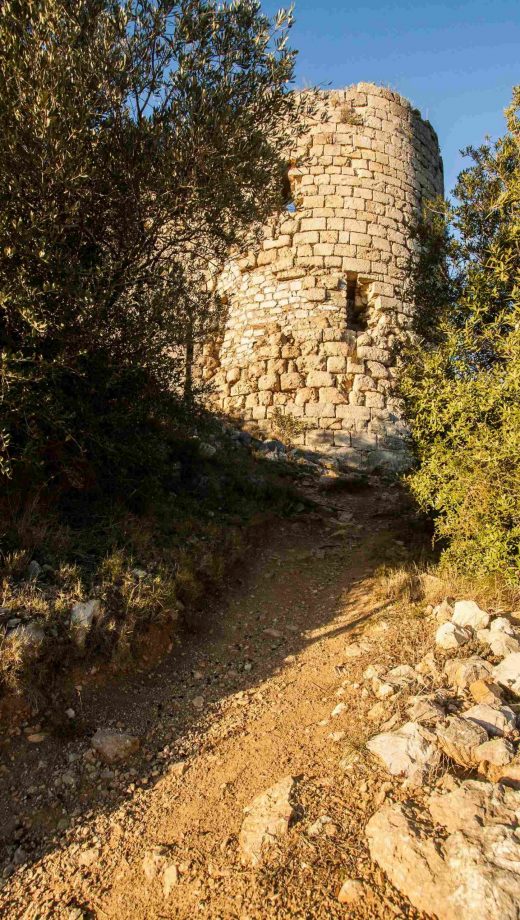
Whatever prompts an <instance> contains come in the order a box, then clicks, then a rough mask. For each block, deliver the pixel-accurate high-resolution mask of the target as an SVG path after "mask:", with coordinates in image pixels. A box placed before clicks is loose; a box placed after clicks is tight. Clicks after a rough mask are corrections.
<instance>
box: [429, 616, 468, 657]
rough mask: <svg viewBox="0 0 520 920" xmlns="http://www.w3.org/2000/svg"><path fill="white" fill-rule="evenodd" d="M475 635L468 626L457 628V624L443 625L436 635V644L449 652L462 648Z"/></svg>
mask: <svg viewBox="0 0 520 920" xmlns="http://www.w3.org/2000/svg"><path fill="white" fill-rule="evenodd" d="M472 635H473V633H472V631H471V629H469V628H468V627H466V626H457V624H456V623H451V622H450V623H443V625H442V626H439V628H438V630H437V632H436V633H435V644H436V645H437V646H438V647H439V648H442V649H444V651H446V652H449V651H450V650H451V649H455V648H460V647H461V646H462V645H465V644H466V642H469V641H470V639H471V637H472Z"/></svg>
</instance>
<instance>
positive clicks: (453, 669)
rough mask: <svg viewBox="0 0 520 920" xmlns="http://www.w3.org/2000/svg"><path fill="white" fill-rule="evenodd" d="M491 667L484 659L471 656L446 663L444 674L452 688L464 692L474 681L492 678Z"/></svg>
mask: <svg viewBox="0 0 520 920" xmlns="http://www.w3.org/2000/svg"><path fill="white" fill-rule="evenodd" d="M492 672H493V666H492V665H491V664H490V663H489V661H486V660H485V659H484V658H479V656H478V655H472V657H471V658H454V659H453V660H451V661H447V662H446V664H445V666H444V673H445V674H446V677H447V678H448V681H449V683H450V685H451V686H452V687H456V688H457V689H458V690H466V689H467V688H468V687H469V686H470V685H471V684H472V683H474V682H475V681H476V680H485V679H486V678H488V677H491V676H492Z"/></svg>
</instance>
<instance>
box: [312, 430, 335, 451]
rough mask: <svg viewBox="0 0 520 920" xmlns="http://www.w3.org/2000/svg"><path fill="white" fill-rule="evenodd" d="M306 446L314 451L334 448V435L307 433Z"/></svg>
mask: <svg viewBox="0 0 520 920" xmlns="http://www.w3.org/2000/svg"><path fill="white" fill-rule="evenodd" d="M305 445H306V447H311V448H314V450H320V449H323V448H324V447H332V446H333V445H334V433H333V432H332V431H318V430H316V431H313V430H311V431H306V432H305Z"/></svg>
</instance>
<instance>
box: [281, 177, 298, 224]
mask: <svg viewBox="0 0 520 920" xmlns="http://www.w3.org/2000/svg"><path fill="white" fill-rule="evenodd" d="M282 205H283V208H284V210H285V211H288V212H289V213H290V214H294V212H295V211H296V202H295V200H294V193H293V187H292V183H291V179H290V177H289V167H287V170H286V171H285V173H284V175H283V178H282Z"/></svg>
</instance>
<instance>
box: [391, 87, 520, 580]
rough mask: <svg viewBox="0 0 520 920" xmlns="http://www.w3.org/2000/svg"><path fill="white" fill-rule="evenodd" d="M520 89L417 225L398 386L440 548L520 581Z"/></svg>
mask: <svg viewBox="0 0 520 920" xmlns="http://www.w3.org/2000/svg"><path fill="white" fill-rule="evenodd" d="M519 108H520V88H516V90H515V92H514V98H513V103H512V105H511V106H510V108H509V109H508V110H507V112H506V115H507V128H508V130H507V133H506V134H505V135H504V137H502V138H501V139H500V140H499V141H498V142H497V143H496V144H494V145H491V144H486V145H484V146H482V147H480V148H478V149H476V150H475V149H469V150H468V151H467V153H468V154H469V156H470V157H471V159H472V161H473V162H472V165H471V166H470V167H469V168H468V169H466V170H465V171H463V172H462V173H461V175H460V176H459V180H458V183H457V186H456V189H455V202H454V204H453V205H451V206H450V205H448V204H447V203H443V202H437V203H433V204H432V203H430V205H429V206H428V207H427V209H426V212H425V215H424V219H423V221H422V223H421V224H420V226H419V227H418V228H417V230H416V236H417V250H416V253H415V255H414V257H413V260H412V265H411V274H410V281H411V289H412V290H411V293H412V296H413V297H414V298H415V301H416V304H417V307H418V312H417V320H416V333H417V337H416V339H415V340H414V342H413V344H412V346H411V347H409V348H408V349H405V352H404V358H405V369H404V374H403V377H402V382H401V392H402V395H403V397H404V399H405V402H406V407H407V414H408V418H409V420H410V424H411V429H412V434H413V438H414V441H415V445H416V451H417V458H418V467H417V469H416V471H415V472H414V473H413V474H412V475H411V477H410V479H409V481H410V484H411V488H412V490H413V492H414V494H415V496H416V497H417V499H418V501H419V503H420V504H421V506H422V507H423V508H425V509H428V510H430V511H432V512H433V514H434V516H435V526H436V533H437V536H438V537H439V538H440V539H441V540H442V541H443V543H444V545H445V547H446V549H445V553H444V558H445V560H446V561H447V562H449V563H451V564H453V565H454V566H455V567H456V568H457V569H458V570H460V571H461V572H465V573H466V572H467V573H472V574H476V575H482V576H487V575H496V574H499V575H502V576H505V577H506V579H507V580H508V581H509V582H511V583H514V584H517V583H518V582H520V118H519Z"/></svg>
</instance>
